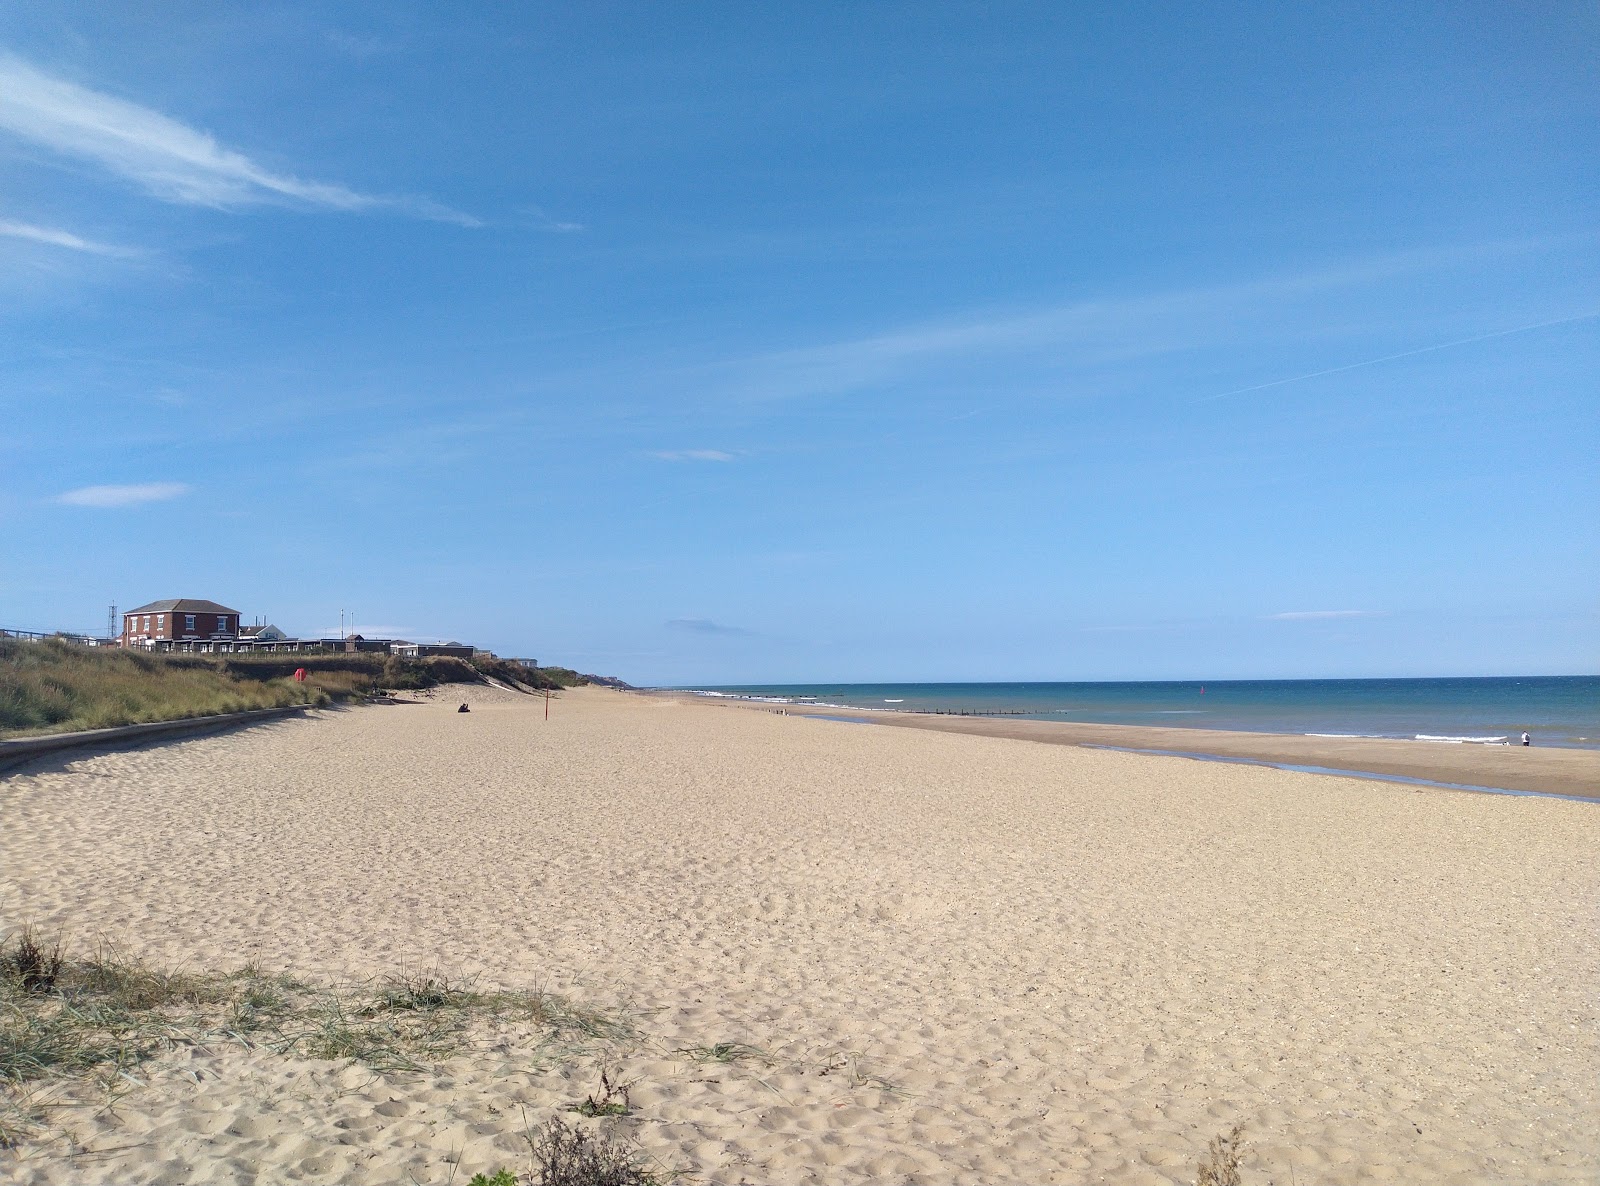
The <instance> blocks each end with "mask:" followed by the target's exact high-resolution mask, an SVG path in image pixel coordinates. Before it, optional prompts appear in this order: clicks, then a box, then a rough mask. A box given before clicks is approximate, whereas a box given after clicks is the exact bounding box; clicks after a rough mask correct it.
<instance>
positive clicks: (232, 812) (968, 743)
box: [0, 690, 1600, 1186]
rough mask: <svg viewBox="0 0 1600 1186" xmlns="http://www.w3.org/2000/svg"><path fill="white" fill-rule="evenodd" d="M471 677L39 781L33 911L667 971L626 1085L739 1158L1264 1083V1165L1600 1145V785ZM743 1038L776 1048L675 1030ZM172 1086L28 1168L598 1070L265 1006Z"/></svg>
mask: <svg viewBox="0 0 1600 1186" xmlns="http://www.w3.org/2000/svg"><path fill="white" fill-rule="evenodd" d="M451 695H454V696H455V697H456V699H450V698H449V696H445V697H440V698H438V699H437V700H436V701H434V702H431V703H426V704H421V705H416V706H404V707H373V708H363V709H355V710H349V711H342V712H336V713H324V714H319V715H318V717H317V718H314V719H304V720H293V721H287V722H282V723H276V724H271V725H267V726H263V727H259V728H255V729H251V730H248V731H243V732H238V733H234V734H231V735H225V736H213V737H204V738H197V739H193V740H188V741H184V742H179V743H172V744H167V745H163V746H160V747H152V748H148V749H144V750H139V751H134V752H128V753H117V754H105V755H100V756H93V757H87V758H79V759H76V760H70V761H58V762H56V763H54V764H44V765H40V766H35V767H33V768H30V770H28V771H25V772H23V773H21V774H18V775H15V776H13V777H10V778H8V779H6V780H5V781H4V782H0V922H4V923H7V924H13V923H16V922H18V921H21V920H23V919H25V918H32V919H35V920H40V921H44V922H46V923H49V924H52V925H55V924H59V925H61V926H65V927H68V928H70V930H71V932H72V933H73V934H74V935H75V936H78V937H79V938H87V937H89V936H92V935H93V934H95V933H104V934H107V935H110V936H113V937H115V938H116V939H118V940H119V941H121V942H122V943H123V944H124V946H125V947H126V948H127V949H128V950H130V951H131V952H133V953H135V954H137V955H140V956H143V957H146V958H149V959H151V960H154V961H158V962H164V963H168V964H173V963H180V962H181V963H184V964H187V965H189V966H191V967H207V968H213V967H214V968H230V967H235V966H238V965H239V964H240V963H242V962H243V961H245V960H247V959H257V960H260V961H262V962H263V963H264V964H266V965H267V966H269V967H272V968H283V969H290V970H293V971H294V972H296V973H298V974H300V975H304V976H320V977H325V978H331V977H340V976H370V975H377V974H381V973H384V972H387V971H390V970H392V969H393V968H395V967H396V966H397V965H400V964H411V965H417V964H423V965H431V964H433V963H435V962H439V963H441V964H443V965H444V966H446V967H450V968H455V969H464V970H469V971H473V972H476V973H479V974H481V976H482V977H483V978H484V979H485V981H487V982H494V983H501V984H505V985H528V984H532V983H535V982H538V983H541V984H543V985H545V986H546V987H549V988H553V989H558V990H563V991H568V992H570V993H572V994H573V995H575V996H577V997H579V998H581V999H583V1000H586V1001H589V1002H593V1003H604V1004H616V1003H619V1002H630V1003H631V1004H632V1005H633V1006H634V1007H636V1008H638V1009H640V1010H644V1011H646V1013H645V1015H644V1016H642V1017H641V1020H640V1024H641V1027H642V1029H643V1031H644V1033H645V1035H646V1036H645V1039H644V1041H643V1042H642V1043H641V1044H640V1045H639V1046H638V1047H637V1048H636V1049H634V1050H632V1051H631V1052H629V1053H627V1055H626V1057H625V1060H624V1062H623V1063H622V1066H623V1069H624V1070H625V1071H626V1073H627V1074H628V1075H629V1076H630V1077H636V1078H637V1079H638V1086H637V1087H636V1088H635V1089H634V1091H633V1103H634V1112H633V1114H632V1115H631V1116H629V1117H627V1118H625V1119H623V1120H621V1121H619V1122H616V1123H618V1124H619V1126H620V1128H621V1129H622V1130H623V1131H625V1132H626V1133H628V1134H629V1135H630V1136H632V1137H633V1138H634V1139H636V1140H637V1142H638V1143H639V1145H640V1146H641V1147H642V1148H643V1149H644V1150H645V1151H647V1152H648V1153H649V1154H650V1155H651V1156H652V1157H653V1158H654V1159H655V1160H656V1162H657V1163H658V1164H659V1165H662V1166H665V1167H668V1168H673V1169H682V1170H687V1171H690V1172H692V1173H693V1174H694V1175H696V1176H697V1177H700V1178H702V1179H705V1180H709V1181H715V1182H740V1181H749V1182H761V1183H790V1182H829V1183H834V1182H868V1181H870V1182H899V1181H915V1182H930V1183H933V1182H984V1183H1003V1182H1029V1183H1042V1182H1055V1183H1098V1182H1111V1183H1146V1182H1148V1183H1166V1182H1191V1181H1193V1179H1194V1169H1195V1165H1196V1163H1197V1161H1198V1159H1199V1157H1200V1156H1201V1154H1202V1152H1203V1150H1204V1148H1205V1145H1206V1142H1207V1141H1208V1140H1209V1139H1210V1138H1211V1137H1213V1136H1214V1135H1216V1134H1217V1133H1218V1132H1219V1131H1222V1130H1224V1129H1226V1128H1228V1127H1230V1126H1231V1125H1232V1124H1234V1123H1235V1122H1242V1123H1243V1124H1244V1126H1245V1139H1246V1141H1247V1144H1248V1149H1247V1153H1246V1157H1245V1162H1244V1175H1245V1177H1244V1180H1245V1182H1246V1183H1247V1184H1255V1183H1268V1182H1272V1183H1278V1184H1280V1186H1289V1184H1291V1183H1294V1184H1297V1186H1311V1184H1314V1183H1354V1182H1370V1181H1383V1180H1390V1181H1405V1182H1459V1183H1474V1184H1476V1183H1485V1182H1504V1183H1524V1182H1573V1183H1577V1182H1593V1181H1595V1179H1596V1176H1597V1173H1600V1141H1597V1138H1596V1133H1597V1131H1600V1126H1597V1125H1596V1123H1595V1118H1596V1116H1597V1115H1600V1110H1597V1104H1600V1100H1597V1089H1596V1083H1597V1072H1600V1043H1597V1030H1596V1001H1595V995H1594V992H1595V989H1594V986H1595V984H1596V973H1597V971H1600V967H1597V965H1600V943H1597V937H1596V929H1595V927H1596V919H1595V913H1594V911H1595V901H1596V891H1597V889H1600V875H1597V868H1596V857H1595V854H1596V853H1597V852H1600V808H1597V807H1596V806H1595V805H1593V804H1589V803H1577V802H1567V801H1560V800H1554V799H1536V798H1535V799H1518V798H1509V797H1499V796H1491V795H1480V794H1469V793H1458V792H1448V791H1436V790H1427V791H1419V790H1417V789H1414V788H1411V787H1405V786H1400V785H1397V784H1389V783H1377V782H1366V781H1356V780H1352V779H1343V778H1332V777H1327V776H1318V775H1305V774H1294V773H1287V772H1283V771H1278V770H1272V769H1266V768H1258V767H1245V766H1233V765H1221V764H1210V763H1196V762H1191V761H1186V760H1184V759H1181V758H1165V757H1147V756H1141V755H1133V754H1121V753H1111V752H1103V751H1092V750H1084V749H1075V748H1070V747H1063V746H1047V745H1038V744H1033V743H1030V742H1026V741H1016V740H1005V739H997V738H988V737H976V736H958V735H952V734H945V733H937V732H923V731H917V730H907V729H889V728H880V727H875V726H871V725H852V724H844V723H836V722H830V721H825V720H813V719H807V718H804V717H799V716H778V715H773V714H768V713H761V712H751V711H735V710H728V709H725V708H719V707H716V706H712V705H705V704H693V703H683V702H677V701H671V700H667V699H660V698H650V697H642V696H632V695H627V694H624V693H614V692H606V691H601V690H582V691H579V692H575V693H570V694H568V695H565V696H563V697H562V698H561V699H559V700H558V701H556V702H555V704H554V706H553V708H554V711H553V713H552V716H551V719H550V721H549V722H548V724H547V723H546V722H545V721H544V720H542V719H541V710H542V707H543V706H542V704H541V703H540V702H539V701H537V700H529V699H528V698H523V697H516V696H514V695H512V694H509V693H500V692H494V691H477V690H475V691H472V692H470V693H451ZM462 696H465V697H467V698H469V699H471V700H472V702H473V712H472V713H471V714H469V715H465V716H463V715H459V714H457V713H456V712H455V711H454V705H455V703H456V702H457V699H459V698H460V697H462ZM719 1042H744V1043H749V1044H750V1045H752V1046H756V1047H760V1048H762V1049H764V1050H767V1051H769V1052H771V1056H772V1058H771V1063H770V1065H768V1064H763V1063H761V1062H757V1061H753V1060H746V1061H743V1062H739V1063H735V1064H729V1065H718V1064H705V1063H697V1062H695V1061H694V1060H693V1059H691V1058H690V1057H689V1056H687V1055H685V1054H682V1053H675V1051H678V1050H680V1049H681V1048H686V1047H694V1046H711V1045H714V1044H716V1043H719ZM141 1079H142V1080H143V1081H145V1082H146V1083H147V1086H144V1087H141V1088H131V1086H130V1090H129V1091H128V1092H127V1094H126V1095H124V1096H122V1098H121V1099H120V1100H119V1101H118V1102H117V1103H116V1105H115V1107H114V1108H110V1109H104V1110H97V1109H96V1108H95V1107H78V1108H62V1109H58V1110H56V1111H54V1112H52V1113H51V1122H52V1123H53V1124H55V1125H56V1126H58V1128H61V1129H67V1130H70V1131H71V1132H72V1133H73V1134H74V1135H75V1136H76V1138H77V1139H78V1140H79V1142H80V1147H81V1148H86V1149H87V1150H88V1151H89V1152H88V1153H87V1154H83V1155H79V1156H76V1157H72V1158H68V1157H67V1156H65V1155H64V1152H63V1150H64V1148H65V1147H64V1146H63V1145H62V1144H61V1143H60V1142H57V1143H55V1144H50V1145H39V1146H35V1147H30V1148H24V1149H23V1150H21V1151H20V1152H19V1153H15V1154H0V1179H4V1180H7V1181H23V1182H39V1183H69V1182H71V1183H77V1182H170V1183H178V1182H184V1183H190V1182H194V1183H199V1182H234V1181H239V1182H248V1181H259V1182H262V1183H265V1182H274V1183H276V1182H289V1181H322V1182H350V1183H386V1184H387V1183H400V1182H406V1181H410V1180H415V1181H416V1182H419V1183H443V1182H445V1181H447V1180H450V1178H451V1174H452V1165H451V1164H450V1160H449V1159H452V1158H454V1159H458V1160H459V1166H458V1167H456V1173H457V1176H456V1178H455V1180H456V1181H457V1182H464V1181H465V1179H466V1177H468V1176H470V1175H471V1174H472V1173H473V1172H475V1171H478V1170H491V1171H492V1170H493V1169H494V1168H495V1167H497V1166H499V1165H508V1166H511V1167H513V1168H522V1167H523V1166H524V1164H525V1162H524V1161H523V1160H522V1158H521V1156H520V1154H519V1152H518V1150H519V1149H520V1148H521V1140H520V1134H521V1132H522V1130H523V1125H524V1114H525V1115H526V1118H527V1119H528V1120H531V1121H534V1122H537V1121H539V1120H541V1119H543V1118H544V1117H546V1116H548V1115H550V1114H551V1112H552V1110H554V1109H557V1108H560V1107H563V1106H565V1105H566V1104H569V1103H571V1102H573V1101H575V1100H577V1099H580V1098H582V1096H583V1094H584V1092H585V1091H587V1090H588V1089H590V1088H591V1087H592V1086H593V1085H594V1080H595V1065H594V1062H593V1060H592V1059H590V1060H582V1059H580V1060H578V1061H577V1062H574V1063H571V1064H568V1065H548V1066H544V1067H543V1068H542V1069H541V1067H540V1066H539V1065H537V1064H536V1061H535V1060H534V1058H533V1057H532V1050H531V1046H528V1045H519V1044H518V1043H517V1042H516V1041H511V1042H503V1043H500V1044H499V1045H498V1046H496V1047H493V1048H488V1049H481V1050H478V1051H475V1052H473V1053H472V1054H470V1055H469V1056H464V1057H461V1058H457V1059H453V1060H452V1061H450V1062H449V1063H447V1064H445V1065H444V1066H442V1067H440V1068H439V1069H437V1070H436V1071H433V1072H430V1073H427V1074H422V1075H410V1076H405V1075H384V1076H375V1075H373V1074H371V1073H369V1072H366V1071H364V1070H361V1069H359V1068H349V1067H341V1066H340V1065H338V1064H334V1063H327V1062H316V1061H312V1060H307V1059H290V1058H286V1057H283V1056H279V1055H273V1054H270V1053H268V1052H266V1051H262V1050H246V1049H244V1048H242V1047H240V1046H238V1045H236V1044H233V1043H230V1042H226V1041H224V1042H220V1043H216V1044H213V1045H211V1046H209V1047H195V1048H189V1049H185V1050H182V1051H179V1052H177V1053H174V1054H172V1055H169V1056H166V1057H164V1058H162V1059H161V1060H160V1061H159V1062H157V1063H155V1064H152V1065H150V1066H148V1067H147V1068H146V1069H145V1071H144V1072H142V1073H141ZM890 1088H892V1090H890ZM408 1175H409V1177H408Z"/></svg>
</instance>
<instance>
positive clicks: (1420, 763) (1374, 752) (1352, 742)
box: [645, 691, 1600, 801]
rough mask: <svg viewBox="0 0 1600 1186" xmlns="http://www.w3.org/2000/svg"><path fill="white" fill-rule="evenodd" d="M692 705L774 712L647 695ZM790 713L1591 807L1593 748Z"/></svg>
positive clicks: (876, 713)
mask: <svg viewBox="0 0 1600 1186" xmlns="http://www.w3.org/2000/svg"><path fill="white" fill-rule="evenodd" d="M645 694H647V695H653V696H671V697H681V698H684V699H687V700H690V701H693V702H694V703H697V704H719V705H732V706H734V707H737V708H743V709H746V710H750V709H755V710H759V711H763V712H772V711H774V706H773V705H771V704H769V703H767V702H765V701H759V700H738V699H734V698H732V697H707V696H700V695H697V694H696V693H694V692H688V691H667V692H648V693H645ZM782 711H784V712H786V713H788V714H789V715H791V716H808V717H821V718H824V719H827V718H833V719H839V718H840V717H841V716H842V715H843V714H846V713H848V715H849V716H850V717H856V718H860V719H861V720H863V721H870V722H871V723H872V724H876V725H889V726H892V727H895V728H900V729H924V730H931V731H934V732H940V733H966V734H972V735H976V736H980V737H1001V738H1008V739H1011V740H1014V741H1035V742H1040V743H1042V744H1045V745H1071V746H1079V747H1085V748H1097V749H1113V750H1128V751H1133V752H1136V753H1141V754H1148V755H1152V756H1163V757H1166V756H1170V757H1189V758H1195V757H1200V758H1209V759H1216V760H1223V761H1237V762H1241V763H1249V764H1265V765H1268V766H1273V767H1279V768H1287V769H1301V770H1304V768H1306V767H1315V768H1316V769H1315V770H1313V771H1310V772H1311V773H1319V774H1333V775H1349V776H1363V775H1364V776H1367V777H1376V778H1382V779H1395V780H1401V781H1404V782H1412V783H1416V782H1420V783H1421V784H1423V785H1428V784H1442V785H1436V787H1435V789H1440V790H1470V791H1476V792H1480V793H1481V792H1491V793H1492V792H1496V791H1513V792H1523V793H1528V794H1540V795H1561V796H1564V797H1567V798H1572V799H1584V800H1589V801H1600V750H1587V749H1569V748H1556V747H1550V748H1543V747H1523V746H1502V745H1466V744H1462V745H1452V744H1447V743H1442V742H1434V741H1406V740H1403V739H1400V738H1388V737H1313V736H1306V735H1305V734H1299V733H1248V732H1240V731H1234V730H1226V729H1183V728H1174V727H1172V726H1167V725H1096V724H1081V723H1077V722H1071V721H1037V720H1031V719H1025V718H1017V717H980V716H953V715H948V714H936V713H910V712H897V711H893V710H885V709H872V708H851V709H840V708H837V707H826V708H825V707H821V706H817V707H811V706H808V705H802V704H786V705H783V706H782Z"/></svg>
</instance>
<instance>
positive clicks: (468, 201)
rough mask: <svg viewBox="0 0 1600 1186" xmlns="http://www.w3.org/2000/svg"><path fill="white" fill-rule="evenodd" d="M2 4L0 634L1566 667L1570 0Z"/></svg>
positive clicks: (1597, 621)
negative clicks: (136, 613) (181, 609)
mask: <svg viewBox="0 0 1600 1186" xmlns="http://www.w3.org/2000/svg"><path fill="white" fill-rule="evenodd" d="M255 7H256V6H244V5H239V6H225V7H224V6H214V5H204V4H198V3H196V4H186V5H148V6H145V5H141V6H132V7H130V6H126V5H110V4H105V5H83V4H73V5H55V4H50V3H40V2H39V0H30V2H29V3H26V4H23V3H10V2H0V177H3V179H4V185H3V186H0V417H3V429H0V625H3V626H12V627H21V628H32V629H50V628H68V629H90V628H94V627H96V626H98V625H99V624H100V623H102V622H103V621H104V617H105V607H106V605H107V603H108V602H111V601H113V600H114V601H116V602H118V603H119V604H121V605H122V606H123V607H124V608H127V607H129V606H132V605H135V604H138V603H140V602H143V601H147V600H153V599H156V598H162V597H177V596H188V597H208V598H214V599H217V600H220V601H223V602H225V603H227V604H229V605H231V606H235V607H237V608H239V609H240V610H242V611H243V612H244V614H245V615H246V617H247V618H248V617H253V616H255V615H257V614H261V615H265V616H266V617H268V618H269V619H270V620H272V621H274V622H276V623H277V624H278V625H280V626H283V627H285V628H286V629H289V630H291V631H294V632H301V633H307V634H310V633H316V632H319V631H324V630H333V629H336V628H337V627H338V625H339V621H340V612H341V610H346V609H350V610H354V611H355V613H356V615H357V621H358V624H359V626H360V628H361V629H362V630H363V631H364V632H366V633H368V634H375V633H376V634H397V635H403V636H407V637H413V638H417V637H456V638H461V639H464V640H468V641H472V642H475V643H477V644H478V645H481V646H488V647H492V648H493V649H495V650H497V651H499V652H500V653H502V654H517V655H533V656H535V657H537V658H539V659H541V660H543V661H548V662H559V663H562V664H566V665H570V666H575V667H578V668H580V669H583V670H589V671H597V672H604V673H611V674H617V675H621V676H622V677H624V678H626V679H629V680H632V681H634V682H637V683H658V682H700V683H712V682H742V681H802V680H852V679H854V680H894V679H904V680H927V679H978V680H987V679H1068V680H1070V679H1120V678H1127V679H1137V678H1202V679H1204V678H1210V679H1222V678H1228V677H1279V676H1281V677H1295V676H1307V677H1320V676H1342V675H1350V676H1363V675H1372V676H1380V675H1457V674H1465V675H1470V674H1540V673H1586V672H1593V671H1595V670H1596V669H1597V668H1600V662H1597V654H1600V604H1597V597H1596V590H1597V589H1600V547H1597V532H1596V526H1595V525H1596V522H1597V518H1600V516H1597V513H1596V511H1597V508H1600V466H1597V464H1596V461H1595V458H1596V457H1597V456H1600V431H1597V429H1600V379H1597V376H1600V316H1597V315H1600V67H1597V63H1600V11H1597V10H1596V9H1595V7H1594V6H1593V5H1589V4H1560V3H1552V4H1539V5H1520V4H1506V3H1503V2H1497V3H1485V4H1472V3H1449V4H1438V5H1429V4H1409V5H1401V6H1392V5H1367V4H1363V5H1344V4H1328V5H1315V6H1311V5H1307V6H1298V9H1297V8H1296V7H1295V6H1287V5H1279V4H1261V5H1209V4H1208V5H1198V4H1197V5H1191V6H1184V5H1171V4H1162V5H1150V6H1141V5H1117V6H1092V7H1091V6H1081V7H1080V6H1073V5H1069V4H1041V5H1027V4H1011V5H1003V6H999V7H996V6H993V5H978V4H970V5H951V4H937V3H934V4H929V3H875V4H871V5H860V4H848V5H847V4H808V5H789V6H783V5H746V4H731V3H725V4H706V5H700V4H689V3H684V4H672V5H660V4H647V5H636V6H635V5H599V4H585V5H562V6H555V5H548V6H546V5H540V6H532V5H528V6H433V7H420V6H415V5H410V4H403V3H383V4H371V5H359V4H326V5H322V4H308V5H280V6H276V7H274V8H272V10H271V11H270V12H257V11H255V10H254V9H255Z"/></svg>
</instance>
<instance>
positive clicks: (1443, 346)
mask: <svg viewBox="0 0 1600 1186" xmlns="http://www.w3.org/2000/svg"><path fill="white" fill-rule="evenodd" d="M1596 317H1600V311H1596V312H1593V313H1580V314H1578V315H1577V316H1576V317H1558V318H1556V319H1555V320H1554V321H1540V322H1536V323H1535V324H1533V325H1519V326H1517V327H1516V328H1515V329H1500V330H1496V331H1495V332H1494V333H1492V334H1479V335H1478V336H1477V337H1475V338H1460V339H1458V340H1457V341H1454V342H1440V343H1439V344H1438V345H1437V346H1424V347H1422V348H1421V349H1420V350H1404V351H1402V352H1400V353H1399V354H1385V355H1384V356H1383V357H1382V358H1368V359H1363V360H1362V361H1361V362H1347V363H1345V365H1344V366H1339V367H1329V368H1328V369H1327V370H1325V371H1311V372H1309V373H1308V374H1304V375H1291V376H1290V377H1289V378H1287V379H1274V380H1272V382H1270V383H1257V384H1256V385H1255V386H1254V387H1239V388H1235V389H1234V390H1233V391H1219V392H1218V393H1217V394H1216V395H1202V396H1201V397H1200V398H1199V399H1197V400H1195V401H1194V402H1195V403H1197V404H1203V403H1209V402H1210V401H1211V400H1214V399H1226V398H1227V397H1228V396H1230V395H1244V394H1246V393H1247V392H1251V391H1265V390H1266V389H1267V388H1269V387H1282V386H1283V385H1284V384H1285V383H1301V382H1304V381H1305V380H1307V379H1320V378H1322V377H1323V376H1324V375H1337V374H1339V373H1340V372H1341V371H1353V370H1355V369H1357V368H1358V367H1375V366H1377V365H1378V364H1379V363H1383V362H1394V361H1395V360H1396V359H1398V358H1415V357H1416V356H1417V355H1419V354H1432V353H1433V352H1434V351H1435V350H1449V349H1451V348H1453V347H1455V346H1470V345H1472V343H1474V342H1487V341H1490V340H1491V339H1493V338H1507V337H1510V336H1511V335H1512V334H1525V333H1529V332H1531V331H1532V330H1536V329H1548V328H1549V327H1551V326H1552V325H1571V324H1572V323H1573V322H1575V321H1592V320H1594V319H1595V318H1596Z"/></svg>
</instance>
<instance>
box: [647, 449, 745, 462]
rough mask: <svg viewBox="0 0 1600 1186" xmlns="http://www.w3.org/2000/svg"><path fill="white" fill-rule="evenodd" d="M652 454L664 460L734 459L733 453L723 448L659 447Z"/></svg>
mask: <svg viewBox="0 0 1600 1186" xmlns="http://www.w3.org/2000/svg"><path fill="white" fill-rule="evenodd" d="M650 456H652V457H659V458H660V459H661V460H662V461H732V460H733V454H732V453H724V452H723V451H722V450H721V449H659V450H657V451H656V452H654V453H652V454H651V455H650Z"/></svg>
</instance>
